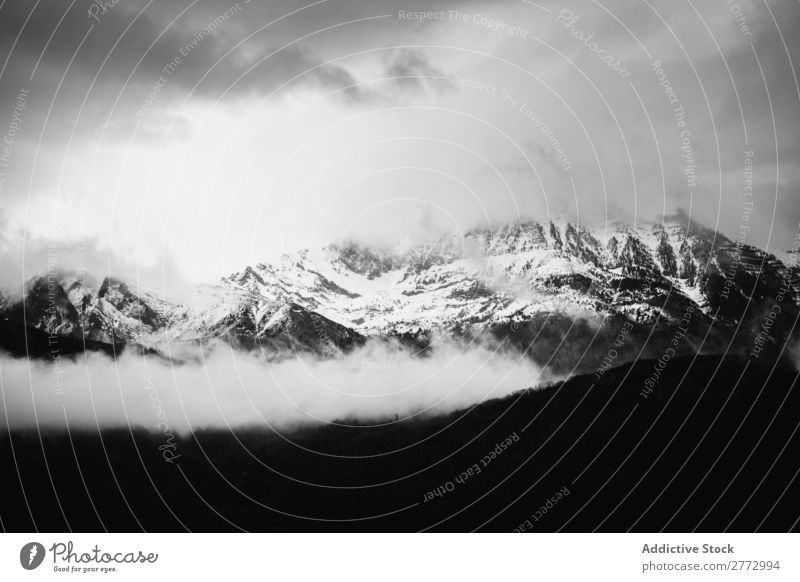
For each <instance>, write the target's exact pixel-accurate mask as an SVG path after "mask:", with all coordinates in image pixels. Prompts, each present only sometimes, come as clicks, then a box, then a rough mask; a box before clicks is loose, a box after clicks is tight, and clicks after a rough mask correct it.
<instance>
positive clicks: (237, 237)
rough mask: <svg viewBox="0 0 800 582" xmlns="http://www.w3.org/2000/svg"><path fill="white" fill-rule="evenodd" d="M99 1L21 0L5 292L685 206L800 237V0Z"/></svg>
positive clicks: (751, 238)
mask: <svg viewBox="0 0 800 582" xmlns="http://www.w3.org/2000/svg"><path fill="white" fill-rule="evenodd" d="M100 4H102V3H98V4H95V3H90V2H87V1H85V0H75V1H73V2H69V1H67V0H64V1H55V0H40V1H38V2H33V1H13V2H9V1H6V2H3V3H2V4H0V6H1V7H0V67H2V68H1V69H0V77H1V78H0V133H2V134H3V136H2V138H0V139H3V140H4V143H3V147H4V148H5V149H4V150H2V152H1V153H2V158H0V187H1V188H2V189H1V190H0V196H2V198H0V213H2V218H0V223H1V224H0V227H1V228H2V231H0V245H1V246H2V256H3V258H2V259H0V267H2V269H3V271H4V273H5V282H6V283H8V282H9V281H11V282H14V280H15V279H21V278H22V277H29V276H31V275H33V274H34V271H42V270H43V269H44V268H45V267H46V258H47V256H48V253H50V254H51V255H52V254H53V253H55V252H58V253H60V255H59V261H60V266H61V267H63V268H67V269H68V268H70V267H71V266H72V265H73V263H74V261H76V260H77V259H76V258H75V257H76V253H78V254H80V253H84V254H87V253H88V255H91V256H90V259H88V260H89V262H90V266H91V267H92V268H96V269H106V270H108V271H111V272H116V274H123V273H124V274H126V275H129V274H130V273H132V272H135V271H136V270H137V269H139V270H140V274H141V273H149V274H150V275H152V276H156V277H157V276H159V275H160V274H161V273H167V272H168V273H169V274H170V276H173V277H175V276H178V275H180V277H182V278H185V279H188V280H191V281H201V280H208V279H214V278H217V277H219V276H222V275H225V274H227V273H229V272H231V271H234V270H237V269H239V268H240V267H241V266H243V265H245V264H248V263H252V262H255V261H259V260H264V259H266V258H269V257H272V256H275V255H278V254H280V253H281V252H286V251H291V250H295V249H298V248H303V247H316V246H321V245H323V244H326V243H328V242H336V241H339V240H343V239H352V238H356V239H363V240H366V241H370V242H374V243H380V244H385V245H391V246H393V245H396V244H398V243H399V242H400V241H401V240H403V239H408V238H410V239H412V240H421V239H423V238H424V237H426V236H431V234H432V233H437V232H440V231H444V230H451V229H466V228H470V227H472V226H474V225H477V224H481V223H486V222H508V221H513V220H518V219H520V218H537V219H546V218H547V217H548V216H553V217H558V216H564V217H568V218H570V219H571V220H577V221H580V222H596V221H600V222H601V223H602V221H603V220H605V219H606V218H607V217H608V218H618V217H625V218H627V219H628V220H631V221H634V220H636V221H639V220H646V219H652V218H653V217H655V216H657V215H658V214H660V213H661V211H662V210H663V209H667V210H670V209H672V208H674V207H676V206H680V207H683V208H684V209H686V210H687V211H691V213H692V215H693V217H695V218H696V219H698V220H699V221H701V222H703V223H705V224H706V225H708V226H711V227H714V226H716V227H717V228H718V229H719V230H721V231H722V232H724V233H726V234H727V235H728V236H730V237H731V238H735V237H736V236H737V234H738V232H739V229H740V224H742V214H743V212H745V211H746V210H747V209H748V206H746V203H747V202H749V201H752V209H753V210H752V212H753V214H752V218H751V220H750V221H749V225H751V226H752V229H751V230H750V231H749V233H748V235H747V241H746V242H749V243H751V244H755V245H757V246H760V247H762V248H763V247H766V246H767V245H769V248H779V247H783V248H785V247H789V246H791V244H792V239H793V237H794V235H795V233H797V232H798V221H800V205H798V183H799V182H800V172H799V171H798V161H799V160H800V157H799V156H798V153H799V152H798V145H799V144H798V140H800V127H799V126H800V87H799V86H798V79H797V76H796V73H795V70H794V68H793V66H792V65H794V66H800V35H799V34H798V33H800V31H799V30H798V23H799V22H800V4H798V3H797V2H777V1H775V0H771V1H766V2H765V1H761V2H758V1H749V0H737V1H736V2H726V1H725V0H712V1H708V2H702V3H701V2H688V1H687V2H683V1H678V2H675V1H673V0H658V1H654V0H643V1H642V2H636V3H632V2H629V1H615V2H587V1H582V2H559V3H553V2H550V1H549V0H542V1H541V2H537V3H533V2H528V1H525V0H509V1H503V2H500V1H492V2H457V1H452V2H423V1H416V0H414V1H408V2H406V1H388V0H379V1H375V2H363V1H362V2H356V1H352V0H319V1H316V2H308V3H305V2H302V1H290V0H275V1H270V2H265V3H259V2H256V1H253V2H247V1H246V0H240V1H239V2H231V1H229V0H214V1H204V0H197V1H187V0H174V1H170V2H156V1H150V2H148V1H145V0H133V1H131V0H120V1H119V2H118V3H117V4H116V5H114V6H111V3H110V2H109V3H106V4H107V6H108V8H107V9H105V10H101V9H100V8H99V7H98V6H99V5H100ZM417 11H423V12H426V13H427V12H429V13H428V14H425V16H426V18H425V19H424V20H422V18H421V16H420V15H418V14H415V12H417ZM676 111H677V113H676ZM680 112H682V114H680ZM748 152H752V158H750V160H751V161H752V180H753V195H752V197H749V196H747V195H746V191H745V188H746V185H747V184H746V180H745V175H744V172H745V170H746V168H748V166H746V158H748V156H749V155H750V154H749V153H748ZM82 247H85V249H88V251H87V250H80V251H76V249H81V248H82ZM23 249H24V252H25V258H24V259H23V258H22V256H23V255H22V253H23ZM81 260H86V259H85V258H84V259H81ZM23 265H24V268H25V271H24V272H23V271H22V270H21V267H22V266H23ZM18 271H19V272H18ZM9 274H10V275H9Z"/></svg>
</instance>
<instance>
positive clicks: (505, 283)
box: [2, 211, 798, 355]
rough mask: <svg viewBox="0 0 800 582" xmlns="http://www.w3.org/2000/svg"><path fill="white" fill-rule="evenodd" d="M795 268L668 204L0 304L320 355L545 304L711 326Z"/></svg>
mask: <svg viewBox="0 0 800 582" xmlns="http://www.w3.org/2000/svg"><path fill="white" fill-rule="evenodd" d="M797 274H798V273H797V267H796V266H787V265H784V264H783V263H781V261H779V260H778V259H776V258H775V257H774V256H772V255H767V254H766V253H764V252H763V251H760V250H758V249H755V248H753V247H748V246H737V245H736V244H734V243H733V242H732V241H730V240H729V239H728V238H727V237H725V236H723V235H721V234H719V233H717V232H715V231H713V230H710V229H707V228H705V227H702V226H701V225H699V224H697V223H696V222H695V221H694V220H691V219H689V217H688V215H687V214H686V213H685V212H682V211H678V212H675V213H672V214H671V215H670V216H668V217H665V219H664V220H663V221H656V222H651V223H641V224H637V225H631V224H626V223H622V222H617V223H613V225H612V226H611V227H608V225H604V226H603V227H602V228H597V227H594V228H592V227H589V226H584V225H577V224H574V223H572V222H569V221H558V220H551V221H547V222H537V221H533V220H529V221H525V222H519V223H514V224H506V225H502V226H497V225H491V226H485V227H481V228H474V229H471V230H469V231H467V232H464V233H460V234H446V235H442V236H441V237H439V238H438V239H435V240H432V241H425V242H419V243H415V242H414V241H404V242H403V243H402V244H400V245H398V246H397V247H396V248H393V249H376V248H371V247H370V246H368V245H364V244H358V243H355V242H344V243H340V244H332V245H329V246H327V247H324V248H319V249H309V250H302V251H299V252H296V253H289V254H286V255H283V256H282V257H281V258H280V259H278V260H276V261H273V262H266V263H259V264H256V265H252V266H247V267H245V268H244V269H242V270H241V271H239V272H236V273H233V274H231V275H230V276H228V277H225V278H223V279H222V280H221V282H220V283H219V284H218V285H211V286H208V285H206V286H201V287H199V288H198V289H197V290H196V293H195V295H194V299H193V300H192V301H191V302H190V303H189V304H187V305H175V304H170V303H167V302H164V301H161V300H159V299H158V298H157V297H155V296H154V295H152V294H148V293H146V292H143V291H141V290H138V289H135V288H133V287H131V286H129V285H127V284H126V283H125V282H123V281H119V280H115V279H110V278H106V279H104V280H103V281H102V283H101V284H100V285H99V286H98V285H96V284H92V283H90V282H87V281H76V280H74V278H73V279H70V278H69V277H64V276H61V277H60V278H58V280H57V281H56V282H55V284H54V285H53V284H52V283H53V282H52V281H50V282H46V283H47V284H45V283H43V282H42V281H41V280H39V282H36V281H32V282H31V284H30V285H29V289H28V291H27V296H26V301H25V304H24V305H23V304H22V302H7V303H6V304H5V305H4V306H3V307H2V309H3V316H4V317H5V318H6V319H9V320H13V321H17V322H22V321H24V322H25V324H26V325H29V326H31V327H34V328H37V329H41V330H44V331H46V332H48V333H56V334H64V335H70V336H78V337H80V336H83V337H87V338H90V339H92V340H98V341H105V342H116V341H126V342H136V343H141V344H143V345H148V346H157V345H159V344H164V343H165V342H166V343H169V342H198V341H206V340H208V339H214V338H219V339H225V340H227V341H232V342H234V343H236V344H237V345H239V346H242V347H245V348H253V347H261V348H262V349H264V348H266V349H267V351H269V350H273V351H280V350H286V349H289V348H291V349H293V350H300V351H311V352H314V353H317V354H321V355H326V354H327V355H331V354H332V353H333V352H335V351H337V350H338V351H342V350H347V349H349V348H351V347H352V346H355V345H359V344H360V343H363V342H364V341H366V340H367V339H368V338H371V337H408V336H414V337H418V336H419V335H420V334H423V335H426V334H431V333H439V334H445V335H447V334H456V335H457V336H459V337H464V336H468V337H485V336H486V334H489V335H491V336H492V337H499V336H503V333H505V332H504V330H507V329H510V328H509V326H512V327H513V328H514V329H519V326H520V324H526V325H528V324H530V325H533V324H534V323H535V322H544V321H547V322H549V323H548V324H547V325H550V326H552V325H560V324H555V323H552V319H553V316H554V315H557V316H558V317H559V318H561V320H563V321H564V322H567V323H565V324H564V325H565V326H566V327H569V326H568V322H574V321H575V319H576V318H583V319H586V320H602V321H617V322H630V323H632V324H636V325H641V326H643V327H646V326H652V325H665V324H672V323H675V322H678V321H680V320H681V319H682V318H683V317H685V313H686V312H687V308H688V307H691V308H692V310H691V312H692V313H695V314H696V317H695V319H698V320H700V319H704V320H705V321H706V323H708V322H710V321H712V320H713V321H716V322H718V324H719V325H721V326H722V327H723V328H724V327H726V326H735V325H737V323H738V321H739V319H740V318H741V317H742V314H745V315H746V313H747V312H748V310H749V312H750V313H756V312H759V310H758V309H753V305H756V304H757V305H761V304H763V303H765V302H766V301H768V300H769V299H770V298H774V297H776V296H777V295H778V294H779V293H781V294H782V300H783V301H784V303H785V304H787V305H792V306H794V305H795V304H796V302H797V297H798V294H797V289H796V287H797V284H796V281H797ZM781 289H783V291H781ZM751 297H752V299H751ZM748 306H749V307H748ZM715 318H716V319H715ZM537 325H538V324H537ZM542 325H544V324H542ZM540 332H541V330H540ZM537 337H538V336H537ZM521 347H523V348H524V346H521Z"/></svg>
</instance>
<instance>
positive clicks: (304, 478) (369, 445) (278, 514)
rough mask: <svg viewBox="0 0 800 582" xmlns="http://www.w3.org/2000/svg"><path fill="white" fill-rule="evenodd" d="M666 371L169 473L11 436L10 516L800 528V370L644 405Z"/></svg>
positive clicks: (383, 526)
mask: <svg viewBox="0 0 800 582" xmlns="http://www.w3.org/2000/svg"><path fill="white" fill-rule="evenodd" d="M652 372H653V362H652V361H649V362H639V363H637V364H635V365H633V366H630V365H626V366H623V367H620V368H615V369H612V370H609V371H608V372H606V374H604V375H602V377H600V378H599V379H598V378H597V377H595V376H594V375H587V376H581V377H576V378H573V379H571V380H569V381H567V382H565V383H563V384H558V385H554V386H551V387H549V388H547V389H543V390H538V391H526V392H522V393H520V394H517V395H514V396H511V397H508V398H504V399H501V400H493V401H490V402H486V403H484V404H481V405H479V406H476V407H474V408H471V409H468V410H463V411H459V412H456V413H453V414H450V415H448V416H441V417H433V418H425V419H417V420H413V421H404V422H397V423H389V424H384V425H378V426H376V425H363V424H362V425H359V426H349V427H347V426H325V427H314V428H304V429H299V430H295V431H292V432H291V433H284V434H282V435H278V434H276V433H274V432H269V431H267V430H265V429H258V430H255V429H251V430H242V431H239V432H237V433H229V432H223V431H211V430H209V431H202V432H198V433H195V434H194V435H193V436H191V437H187V438H183V439H180V440H178V441H177V442H175V443H174V446H175V450H174V453H175V454H176V455H179V456H176V457H175V459H174V460H173V462H171V463H170V462H165V460H164V458H165V457H164V456H163V455H162V452H163V451H162V450H159V446H162V447H163V445H164V439H163V437H162V436H161V435H153V434H152V433H148V432H146V431H144V430H134V431H132V432H130V431H128V430H127V429H119V430H106V431H103V432H102V433H101V434H100V435H98V434H97V433H78V432H75V431H73V432H72V434H71V438H65V435H64V434H44V435H42V438H41V441H40V437H39V435H38V434H37V433H36V432H35V431H30V432H24V433H23V432H15V433H13V434H11V435H8V434H4V435H2V436H1V437H0V463H1V464H2V465H1V466H0V471H1V472H2V473H1V474H2V475H3V495H2V501H1V502H0V518H2V525H3V527H4V528H5V529H6V530H8V531H30V530H33V529H36V530H39V531H53V532H57V531H68V530H74V531H103V530H109V531H139V530H142V529H143V530H147V531H183V530H192V531H230V530H238V529H242V530H248V531H355V530H359V531H363V530H368V531H417V530H455V531H471V530H485V531H512V530H515V529H518V530H526V531H539V532H549V531H557V530H562V531H580V532H583V531H594V530H598V531H614V532H617V531H628V530H632V531H647V532H649V531H660V530H665V531H679V532H684V531H693V530H697V531H723V530H728V531H745V532H749V531H756V530H758V531H787V530H797V529H798V518H799V517H800V504H798V502H797V499H798V498H799V496H800V482H798V479H797V477H798V470H799V469H800V437H799V436H798V434H797V428H798V424H800V396H798V388H797V386H796V385H795V381H796V378H797V373H796V372H795V371H794V370H791V369H787V368H779V369H775V370H774V371H771V370H770V369H769V368H764V367H760V366H758V365H756V364H755V363H754V362H749V363H748V361H747V360H745V359H743V358H727V359H721V358H719V357H716V356H701V357H698V358H697V359H692V358H683V359H676V360H673V361H671V362H670V364H669V365H668V366H667V367H666V368H665V369H664V371H663V372H662V374H661V377H660V380H659V382H658V383H657V384H656V386H655V387H654V389H653V390H652V392H651V393H650V394H649V395H648V397H647V398H645V397H643V395H642V389H643V387H644V385H645V381H646V380H647V379H648V378H650V377H651V375H652ZM23 490H24V491H25V494H24V495H23V493H22V491H23ZM54 491H57V492H58V494H57V495H56V494H55V493H54Z"/></svg>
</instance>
